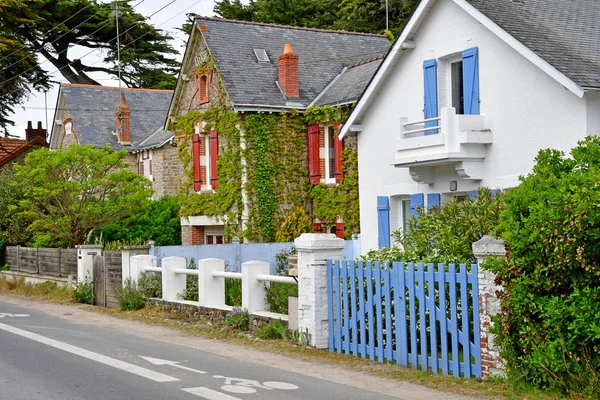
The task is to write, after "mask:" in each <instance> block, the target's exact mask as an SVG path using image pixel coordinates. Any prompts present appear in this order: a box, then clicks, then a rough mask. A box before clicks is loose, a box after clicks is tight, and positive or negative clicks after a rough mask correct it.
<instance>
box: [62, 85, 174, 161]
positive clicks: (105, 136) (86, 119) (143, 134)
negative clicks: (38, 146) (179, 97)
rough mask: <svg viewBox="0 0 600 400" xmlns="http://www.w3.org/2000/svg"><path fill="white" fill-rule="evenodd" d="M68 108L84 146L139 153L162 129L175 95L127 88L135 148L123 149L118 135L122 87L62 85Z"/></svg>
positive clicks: (127, 147) (78, 136)
mask: <svg viewBox="0 0 600 400" xmlns="http://www.w3.org/2000/svg"><path fill="white" fill-rule="evenodd" d="M60 91H61V93H62V95H63V96H64V100H65V105H66V107H67V108H68V110H69V114H70V115H71V118H72V119H73V130H74V131H75V133H76V134H77V138H78V140H79V143H80V144H83V145H86V144H92V145H94V146H96V147H102V146H104V145H108V146H110V147H112V148H113V149H115V150H120V149H126V150H128V151H135V150H136V149H137V147H138V146H139V145H140V144H141V143H142V142H143V141H144V140H146V139H147V138H148V137H149V136H151V135H152V134H154V133H156V131H157V130H158V129H162V128H163V126H164V123H165V119H166V116H167V113H168V110H169V104H170V102H171V97H172V95H173V91H172V90H151V89H130V88H124V89H123V91H124V93H125V99H126V101H127V105H128V106H129V108H130V109H131V146H122V145H120V144H119V143H118V142H117V138H116V136H115V135H114V133H115V130H116V124H115V122H116V120H115V118H116V117H115V110H116V108H117V106H118V105H119V103H120V101H119V98H120V95H119V93H120V92H119V88H118V87H109V86H93V85H77V84H64V83H63V84H61V89H60Z"/></svg>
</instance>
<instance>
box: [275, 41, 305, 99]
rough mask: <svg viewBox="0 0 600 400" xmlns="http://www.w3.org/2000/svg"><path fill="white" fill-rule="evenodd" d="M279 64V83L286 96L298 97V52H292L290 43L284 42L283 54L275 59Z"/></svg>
mask: <svg viewBox="0 0 600 400" xmlns="http://www.w3.org/2000/svg"><path fill="white" fill-rule="evenodd" d="M277 63H278V66H279V85H280V86H281V90H283V93H284V94H285V97H288V98H298V97H300V78H299V77H298V54H294V50H293V49H292V44H291V43H286V44H285V46H284V48H283V54H282V55H280V56H279V58H278V59H277Z"/></svg>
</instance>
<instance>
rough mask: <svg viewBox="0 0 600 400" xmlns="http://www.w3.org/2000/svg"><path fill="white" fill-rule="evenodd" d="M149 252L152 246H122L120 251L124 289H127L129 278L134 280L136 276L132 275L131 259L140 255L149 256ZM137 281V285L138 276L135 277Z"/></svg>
mask: <svg viewBox="0 0 600 400" xmlns="http://www.w3.org/2000/svg"><path fill="white" fill-rule="evenodd" d="M149 250H150V246H121V247H120V248H119V251H120V252H121V271H122V274H121V276H122V277H123V287H125V281H126V280H127V278H132V279H134V276H133V274H132V273H131V265H130V264H131V261H130V258H131V257H133V256H137V255H140V254H148V252H149ZM154 266H156V265H154ZM135 281H136V283H137V275H136V276H135Z"/></svg>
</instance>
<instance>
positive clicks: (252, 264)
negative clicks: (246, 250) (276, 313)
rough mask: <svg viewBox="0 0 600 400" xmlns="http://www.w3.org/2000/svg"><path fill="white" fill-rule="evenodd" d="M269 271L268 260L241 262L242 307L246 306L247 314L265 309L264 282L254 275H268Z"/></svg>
mask: <svg viewBox="0 0 600 400" xmlns="http://www.w3.org/2000/svg"><path fill="white" fill-rule="evenodd" d="M270 271H271V265H269V263H268V262H264V261H248V262H245V263H243V264H242V308H246V309H247V310H248V314H253V313H255V312H257V311H265V310H266V308H267V300H266V299H265V296H266V292H265V283H264V282H259V281H258V280H257V279H256V277H257V276H258V275H269V273H270Z"/></svg>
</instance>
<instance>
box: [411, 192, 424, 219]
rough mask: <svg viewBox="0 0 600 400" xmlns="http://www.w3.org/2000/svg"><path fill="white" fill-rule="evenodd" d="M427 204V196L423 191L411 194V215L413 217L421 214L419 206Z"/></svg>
mask: <svg viewBox="0 0 600 400" xmlns="http://www.w3.org/2000/svg"><path fill="white" fill-rule="evenodd" d="M424 204H425V196H423V193H417V194H411V195H410V215H411V216H413V217H417V216H419V211H417V207H423V205H424Z"/></svg>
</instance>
